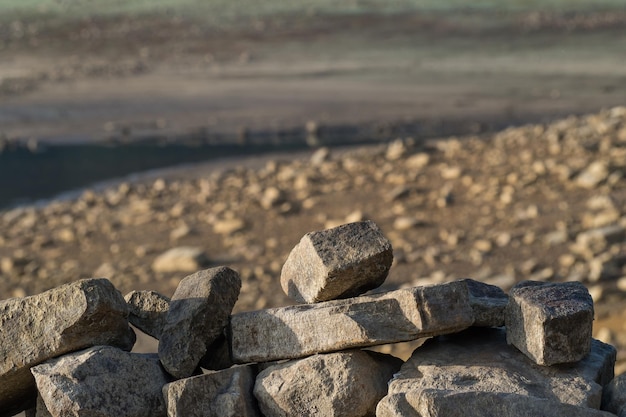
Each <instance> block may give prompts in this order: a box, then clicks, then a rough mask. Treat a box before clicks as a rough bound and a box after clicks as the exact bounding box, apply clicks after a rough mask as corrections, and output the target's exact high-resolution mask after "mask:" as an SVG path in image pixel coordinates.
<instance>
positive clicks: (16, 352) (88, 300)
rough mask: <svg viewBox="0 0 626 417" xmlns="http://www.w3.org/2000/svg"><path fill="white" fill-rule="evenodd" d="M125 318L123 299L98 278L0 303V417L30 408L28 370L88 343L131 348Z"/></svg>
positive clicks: (132, 338)
mask: <svg viewBox="0 0 626 417" xmlns="http://www.w3.org/2000/svg"><path fill="white" fill-rule="evenodd" d="M127 316H128V307H127V305H126V303H125V302H124V298H123V297H122V295H121V294H120V293H119V292H118V291H117V290H116V289H115V287H113V284H111V282H109V281H108V280H106V279H104V278H98V279H86V280H80V281H76V282H73V283H71V284H66V285H62V286H60V287H57V288H54V289H52V290H49V291H46V292H44V293H41V294H38V295H33V296H31V297H26V298H11V299H8V300H4V301H1V302H0V416H11V415H13V414H15V413H17V412H19V411H21V410H24V409H27V408H28V407H30V406H32V405H33V403H34V400H35V397H36V393H35V381H34V379H33V377H32V375H31V373H30V368H31V367H33V366H35V365H37V364H40V363H42V362H44V361H46V360H48V359H50V358H53V357H56V356H59V355H63V354H64V353H67V352H71V351H74V350H77V349H83V348H85V347H89V346H94V345H104V344H110V345H113V346H118V347H120V348H122V349H127V350H130V349H132V347H133V344H134V343H135V333H134V332H133V331H132V330H131V329H130V327H129V326H128V321H127V318H126V317H127Z"/></svg>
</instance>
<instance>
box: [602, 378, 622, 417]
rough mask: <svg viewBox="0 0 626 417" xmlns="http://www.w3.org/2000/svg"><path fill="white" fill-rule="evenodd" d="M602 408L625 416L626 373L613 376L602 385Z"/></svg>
mask: <svg viewBox="0 0 626 417" xmlns="http://www.w3.org/2000/svg"><path fill="white" fill-rule="evenodd" d="M602 409H603V410H606V411H610V412H611V413H613V414H617V415H618V416H619V417H626V374H622V375H619V376H617V377H615V379H613V380H612V381H611V382H609V383H608V384H607V385H606V386H605V387H604V393H603V395H602Z"/></svg>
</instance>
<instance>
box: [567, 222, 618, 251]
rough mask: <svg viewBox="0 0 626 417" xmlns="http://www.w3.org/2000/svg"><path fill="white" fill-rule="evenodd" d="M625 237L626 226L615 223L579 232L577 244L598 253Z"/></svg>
mask: <svg viewBox="0 0 626 417" xmlns="http://www.w3.org/2000/svg"><path fill="white" fill-rule="evenodd" d="M625 239H626V227H625V226H624V225H621V224H615V225H611V226H605V227H600V228H597V229H591V230H587V231H584V232H581V233H579V234H578V235H577V236H576V245H577V246H578V247H580V248H582V249H583V250H588V251H590V252H591V253H593V254H596V253H600V252H602V251H603V250H605V249H606V248H607V247H608V246H609V245H610V244H612V243H618V242H622V241H624V240H625Z"/></svg>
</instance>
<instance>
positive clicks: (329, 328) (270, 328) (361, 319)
mask: <svg viewBox="0 0 626 417" xmlns="http://www.w3.org/2000/svg"><path fill="white" fill-rule="evenodd" d="M473 323H474V313H473V311H472V308H471V306H470V297H469V292H468V289H467V285H466V283H464V282H461V281H457V282H451V283H447V284H441V285H433V286H425V287H415V288H408V289H401V290H396V291H390V292H387V293H381V294H374V295H369V296H362V297H355V298H350V299H345V300H334V301H326V302H323V303H318V304H305V305H295V306H289V307H281V308H274V309H269V310H260V311H251V312H245V313H239V314H234V315H232V316H231V321H230V327H229V332H228V333H229V337H230V341H231V343H230V345H231V349H232V358H233V361H235V362H236V363H247V362H267V361H274V360H280V359H293V358H300V357H304V356H308V355H311V354H314V353H322V352H332V351H337V350H342V349H349V348H354V347H364V346H374V345H382V344H386V343H395V342H403V341H407V340H414V339H419V338H421V337H428V336H433V335H437V334H445V333H453V332H456V331H459V330H462V329H465V328H467V327H469V326H471V325H472V324H473Z"/></svg>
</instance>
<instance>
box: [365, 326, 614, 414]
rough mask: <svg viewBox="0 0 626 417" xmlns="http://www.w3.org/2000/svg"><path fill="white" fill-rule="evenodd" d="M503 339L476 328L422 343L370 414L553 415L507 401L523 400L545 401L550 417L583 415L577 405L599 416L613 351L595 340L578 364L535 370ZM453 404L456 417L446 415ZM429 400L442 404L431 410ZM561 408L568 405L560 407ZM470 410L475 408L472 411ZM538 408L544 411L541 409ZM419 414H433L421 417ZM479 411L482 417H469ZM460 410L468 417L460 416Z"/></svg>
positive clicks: (500, 334) (499, 332) (500, 333)
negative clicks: (509, 405) (569, 413)
mask: <svg viewBox="0 0 626 417" xmlns="http://www.w3.org/2000/svg"><path fill="white" fill-rule="evenodd" d="M505 333H506V331H505V330H504V329H503V328H478V327H475V328H472V329H469V330H466V331H464V332H461V333H457V334H454V335H447V336H440V337H437V338H433V339H431V340H428V341H426V342H425V343H424V344H423V345H422V346H420V347H418V348H417V349H416V350H415V351H414V352H413V355H412V356H411V358H410V359H409V360H407V361H406V362H405V364H404V365H402V367H401V368H400V372H398V373H397V374H396V375H395V376H394V378H393V379H392V380H391V381H390V383H389V392H388V394H387V396H386V397H385V398H383V399H382V400H381V401H380V403H379V404H378V406H377V414H376V415H377V416H378V417H383V416H384V417H390V416H394V417H398V416H419V417H424V416H431V415H433V416H456V415H470V416H478V415H481V416H486V415H489V416H492V415H493V416H501V415H512V416H529V417H530V416H536V415H552V414H550V413H548V414H542V413H540V414H536V413H528V414H524V412H523V408H522V409H520V408H519V407H520V406H521V405H522V404H524V402H523V401H522V399H518V398H517V397H512V395H518V396H521V397H524V398H525V399H527V401H528V403H529V404H530V403H535V402H537V401H539V400H543V401H546V403H545V404H546V407H548V408H547V409H552V408H550V407H552V406H553V407H554V410H555V413H556V412H557V411H558V410H561V411H558V412H559V413H561V414H558V415H563V416H565V415H567V414H563V413H565V412H566V411H567V410H572V412H573V413H578V414H572V415H584V414H581V413H582V411H583V410H578V409H577V408H576V407H581V408H586V409H587V411H588V412H589V413H594V412H596V411H597V410H596V411H594V410H593V409H598V408H599V407H600V404H601V397H602V387H603V386H604V385H606V384H607V383H608V382H609V381H610V380H611V379H612V378H613V367H614V365H615V357H616V351H615V348H614V347H613V346H610V345H607V344H605V343H602V342H600V341H598V340H595V339H594V340H593V342H592V344H591V346H592V347H591V351H590V354H589V355H587V356H586V357H584V358H583V359H582V360H581V361H579V362H577V363H573V364H567V365H555V366H550V367H548V366H540V365H537V364H535V363H534V362H533V361H532V360H530V359H529V358H527V357H526V356H525V355H524V354H523V353H521V352H520V351H518V350H517V349H515V348H513V347H512V346H509V345H508V344H507V342H506V334H505ZM457 394H459V395H458V396H456V397H450V398H446V397H449V396H450V395H457ZM460 394H466V395H460ZM424 396H425V398H423V397H424ZM455 398H456V399H457V400H458V402H457V403H456V408H457V411H455V413H457V414H446V412H447V411H448V410H449V407H450V406H451V405H450V404H451V402H452V401H454V399H455ZM509 400H511V401H513V403H512V404H515V405H514V406H513V405H512V407H513V408H512V409H511V410H509V411H507V412H510V414H506V413H505V414H501V411H502V410H503V409H501V408H500V407H503V405H502V403H507V401H509ZM433 402H434V403H437V404H440V405H438V406H434V405H432V403H433ZM429 403H430V404H431V405H429ZM548 403H550V404H548ZM540 404H544V403H541V402H540ZM540 404H539V405H540ZM564 404H568V405H570V406H571V407H563V405H564ZM474 405H476V406H480V407H481V408H477V409H473V408H472V407H473V406H474ZM539 405H537V406H539ZM433 407H434V408H433ZM437 407H443V408H442V409H441V410H442V411H441V412H437V411H436V410H437ZM531 407H535V405H532V406H531ZM516 409H517V410H518V411H517V412H515V410H516ZM532 409H535V408H532ZM542 409H544V410H545V408H543V406H542ZM425 410H431V411H428V412H426V413H425V414H423V413H424V412H425ZM432 410H435V411H432ZM443 410H446V411H443ZM478 410H480V411H482V414H470V412H478ZM505 410H506V409H505ZM461 411H463V412H464V413H467V414H463V413H461V414H458V413H460V412H461ZM430 413H432V414H430ZM589 415H595V414H589ZM600 415H602V414H600Z"/></svg>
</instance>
